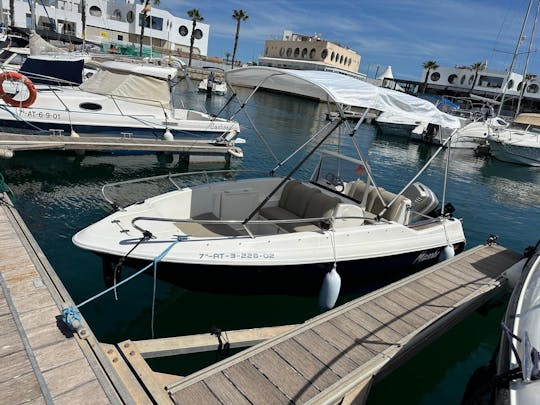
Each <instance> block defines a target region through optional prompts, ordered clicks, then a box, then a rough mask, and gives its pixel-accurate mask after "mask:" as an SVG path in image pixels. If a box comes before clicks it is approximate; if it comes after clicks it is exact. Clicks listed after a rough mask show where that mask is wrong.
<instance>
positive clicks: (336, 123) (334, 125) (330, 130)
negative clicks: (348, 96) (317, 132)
mask: <svg viewBox="0 0 540 405" xmlns="http://www.w3.org/2000/svg"><path fill="white" fill-rule="evenodd" d="M342 122H343V119H337V120H335V121H332V122H331V123H330V125H329V126H328V128H327V132H326V134H324V135H323V137H322V139H321V140H320V141H319V142H318V143H317V145H315V147H314V148H313V149H312V150H310V151H309V152H308V154H307V155H306V156H304V158H303V159H302V160H301V161H300V162H298V164H297V165H296V166H294V168H293V169H292V170H291V171H290V172H289V173H288V174H287V176H285V177H284V178H283V180H281V181H280V182H279V184H278V185H277V186H276V187H275V188H274V189H273V190H272V191H271V192H270V194H268V195H267V196H266V198H265V199H264V200H263V202H261V203H260V204H259V205H258V206H257V207H256V208H255V209H254V210H253V211H252V212H251V213H250V214H249V215H248V216H247V218H246V219H244V221H243V222H242V225H246V224H247V223H248V222H249V221H250V220H251V219H252V218H253V217H254V216H255V214H257V212H259V210H260V209H261V208H262V207H264V205H265V204H266V203H267V202H268V200H270V198H272V196H273V195H274V194H275V193H276V191H278V190H279V189H280V188H281V187H282V186H283V185H284V184H285V183H286V182H287V181H288V180H289V179H290V178H291V176H292V175H293V174H294V173H296V171H297V170H298V169H299V168H300V167H301V166H302V165H303V164H304V163H305V161H306V160H308V158H309V157H310V156H311V155H313V154H314V153H315V151H316V150H317V149H319V147H320V146H321V145H322V144H323V143H324V142H325V141H326V140H327V139H328V138H329V137H330V135H332V133H333V132H334V131H335V130H336V129H337V128H338V127H339V126H340V124H341V123H342Z"/></svg>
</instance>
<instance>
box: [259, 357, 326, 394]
mask: <svg viewBox="0 0 540 405" xmlns="http://www.w3.org/2000/svg"><path fill="white" fill-rule="evenodd" d="M249 361H250V362H251V364H253V365H254V366H255V367H257V369H258V370H259V371H260V372H261V373H263V374H264V375H265V377H266V378H268V380H269V381H270V382H271V383H272V384H274V385H275V386H276V387H279V389H280V391H281V392H283V393H284V394H285V395H287V397H288V398H289V399H290V400H291V401H292V402H306V401H307V400H308V399H309V398H312V397H314V396H315V395H317V394H318V393H319V392H320V390H318V389H317V388H316V387H314V386H313V385H312V384H311V383H310V382H309V380H307V379H306V378H305V377H304V376H303V375H302V374H300V373H299V372H298V371H297V370H296V369H295V368H294V367H291V366H290V365H289V364H288V363H287V362H286V361H285V360H283V358H282V357H281V356H280V355H279V354H278V353H276V352H275V351H274V350H265V351H263V352H261V353H257V354H256V355H255V356H253V357H251V358H250V359H249Z"/></svg>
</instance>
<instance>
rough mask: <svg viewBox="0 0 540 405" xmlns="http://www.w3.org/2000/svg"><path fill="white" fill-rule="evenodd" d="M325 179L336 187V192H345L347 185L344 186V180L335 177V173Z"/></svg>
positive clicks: (329, 174) (328, 174)
mask: <svg viewBox="0 0 540 405" xmlns="http://www.w3.org/2000/svg"><path fill="white" fill-rule="evenodd" d="M324 178H325V179H326V180H327V181H328V182H329V183H330V184H331V185H333V186H334V187H335V189H336V191H338V192H340V193H341V192H342V191H343V190H345V185H344V184H343V180H341V179H340V178H339V177H337V176H336V175H334V173H327V174H326V176H324Z"/></svg>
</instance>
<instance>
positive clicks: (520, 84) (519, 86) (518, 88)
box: [517, 82, 523, 91]
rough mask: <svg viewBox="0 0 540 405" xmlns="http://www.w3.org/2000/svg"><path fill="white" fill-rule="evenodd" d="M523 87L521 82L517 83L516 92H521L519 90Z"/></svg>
mask: <svg viewBox="0 0 540 405" xmlns="http://www.w3.org/2000/svg"><path fill="white" fill-rule="evenodd" d="M522 87H523V82H519V84H518V86H517V91H521V88H522Z"/></svg>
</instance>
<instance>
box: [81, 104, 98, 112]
mask: <svg viewBox="0 0 540 405" xmlns="http://www.w3.org/2000/svg"><path fill="white" fill-rule="evenodd" d="M79 107H80V108H81V109H82V110H90V111H99V110H101V105H99V104H96V103H81V104H79Z"/></svg>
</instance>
